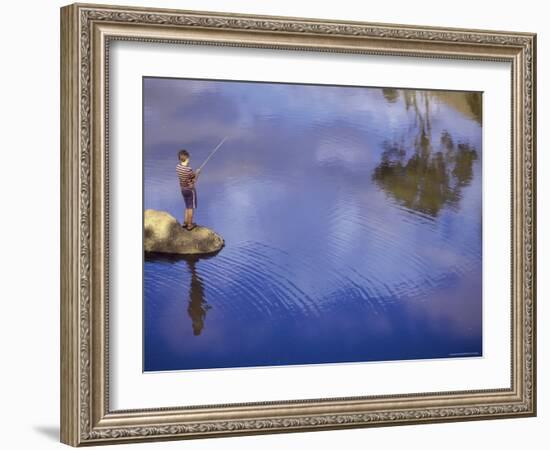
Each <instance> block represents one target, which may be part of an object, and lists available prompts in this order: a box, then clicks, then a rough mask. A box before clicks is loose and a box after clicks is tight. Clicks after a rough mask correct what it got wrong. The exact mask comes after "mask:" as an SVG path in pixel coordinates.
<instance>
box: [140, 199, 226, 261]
mask: <svg viewBox="0 0 550 450" xmlns="http://www.w3.org/2000/svg"><path fill="white" fill-rule="evenodd" d="M143 225H144V239H143V247H144V250H145V252H148V253H172V254H179V255H201V254H208V253H215V252H217V251H219V250H221V248H222V247H223V245H224V240H223V239H222V237H221V236H220V235H219V234H217V233H216V232H214V231H212V230H211V229H210V228H206V227H201V226H196V227H195V228H193V229H192V230H191V231H189V230H185V229H183V228H182V226H181V224H180V223H178V221H177V220H176V219H175V218H174V217H173V216H172V215H170V214H168V213H167V212H164V211H156V210H154V209H147V210H145V214H144V224H143Z"/></svg>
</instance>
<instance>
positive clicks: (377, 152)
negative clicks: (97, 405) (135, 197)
mask: <svg viewBox="0 0 550 450" xmlns="http://www.w3.org/2000/svg"><path fill="white" fill-rule="evenodd" d="M225 135H230V138H229V140H228V141H227V142H226V143H225V144H224V147H223V148H222V149H221V150H220V151H219V152H218V153H217V154H216V155H215V156H214V158H213V159H212V160H211V161H210V163H209V164H208V165H207V166H206V167H205V169H204V172H203V174H202V176H201V180H200V183H199V185H198V210H197V211H196V221H197V222H198V223H200V224H202V225H205V226H208V227H211V228H213V229H215V230H216V231H217V232H219V233H220V234H221V235H222V236H223V237H224V239H225V240H226V246H225V248H224V249H223V250H222V251H221V252H220V253H219V254H218V255H216V256H214V257H211V258H193V259H189V258H187V259H181V258H179V259H177V258H176V259H174V258H168V257H165V258H158V257H157V258H146V260H145V264H144V369H145V370H146V371H158V370H178V369H198V368H215V367H216V368H221V367H245V366H264V365H287V364H314V363H336V362H357V361H380V360H404V359H419V358H422V359H424V358H440V357H453V356H480V355H481V352H482V347H481V337H482V333H481V306H482V304H481V268H482V265H481V248H482V247H481V231H482V229H481V207H482V204H481V156H482V155H481V139H482V132H481V94H474V93H459V92H454V93H453V92H442V91H415V90H401V89H380V88H360V87H334V86H312V85H291V84H271V83H249V82H223V81H200V80H178V79H160V78H145V79H144V207H145V208H153V209H160V210H165V211H168V212H169V213H171V214H172V215H174V216H175V217H176V218H178V219H179V220H181V219H182V215H183V202H182V197H181V194H180V192H179V189H178V183H177V178H176V175H175V164H176V163H177V158H176V154H177V151H178V150H179V149H180V148H186V149H188V150H189V151H190V153H191V165H192V166H193V167H197V166H198V165H199V164H200V163H201V162H202V161H203V160H204V159H205V158H206V156H207V155H208V153H209V152H210V151H211V149H212V148H214V147H215V146H216V144H217V143H218V142H219V141H220V140H221V139H222V138H223V136H225Z"/></svg>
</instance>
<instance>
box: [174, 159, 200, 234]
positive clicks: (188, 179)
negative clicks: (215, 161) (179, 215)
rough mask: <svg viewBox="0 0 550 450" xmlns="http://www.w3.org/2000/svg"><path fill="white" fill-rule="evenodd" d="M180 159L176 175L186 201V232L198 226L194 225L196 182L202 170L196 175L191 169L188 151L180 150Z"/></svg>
mask: <svg viewBox="0 0 550 450" xmlns="http://www.w3.org/2000/svg"><path fill="white" fill-rule="evenodd" d="M178 159H179V160H180V162H179V163H178V165H177V166H176V173H177V174H178V178H179V182H180V188H181V194H182V195H183V199H184V200H185V216H184V219H183V225H182V227H183V228H185V229H186V230H192V229H193V228H195V227H196V226H197V224H196V223H193V210H194V209H195V208H196V207H197V192H196V190H195V182H196V181H197V178H198V176H199V173H200V169H199V170H197V172H196V173H195V172H193V169H191V167H189V152H188V151H187V150H180V151H179V152H178Z"/></svg>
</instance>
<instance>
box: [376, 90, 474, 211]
mask: <svg viewBox="0 0 550 450" xmlns="http://www.w3.org/2000/svg"><path fill="white" fill-rule="evenodd" d="M402 94H403V99H404V104H405V107H406V108H407V110H410V109H412V111H413V113H414V126H413V127H412V133H411V134H410V135H406V133H404V135H403V136H400V137H399V140H394V141H386V142H385V143H384V144H383V145H384V151H383V153H382V157H381V162H380V164H379V165H378V166H377V167H376V168H375V170H374V173H373V175H372V178H373V180H374V181H375V182H376V183H377V184H378V186H380V187H381V188H382V189H383V190H384V191H385V192H387V193H388V194H390V195H391V196H392V197H393V198H395V200H397V201H398V202H399V203H401V204H402V205H404V206H405V207H406V208H409V209H412V210H415V211H420V212H422V213H425V214H429V215H431V216H436V215H437V214H438V213H439V211H440V210H441V209H442V208H443V207H444V206H445V205H448V206H451V207H458V203H459V201H460V199H461V191H462V188H463V187H465V186H467V185H468V184H470V182H471V181H472V178H473V164H474V161H475V160H476V159H477V152H476V150H475V149H474V148H472V147H471V146H470V145H469V144H467V143H462V142H460V143H455V142H454V141H453V138H452V136H451V134H450V133H449V131H446V130H445V131H443V132H442V133H441V134H440V136H439V139H438V140H437V141H436V142H433V138H432V135H433V133H432V127H431V122H432V120H431V109H432V108H431V97H430V93H428V92H418V91H402ZM453 94H454V95H456V93H453ZM465 95H468V96H469V95H470V94H469V93H467V94H465ZM384 96H385V97H386V98H387V95H386V94H384ZM479 97H480V96H479ZM388 101H391V102H394V101H395V100H394V99H393V97H392V99H391V100H389V99H388ZM480 105H481V104H480V103H479V105H478V106H479V108H480ZM474 106H475V105H474Z"/></svg>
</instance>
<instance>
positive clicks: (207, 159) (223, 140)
mask: <svg viewBox="0 0 550 450" xmlns="http://www.w3.org/2000/svg"><path fill="white" fill-rule="evenodd" d="M228 137H229V136H225V137H224V138H223V139H222V141H221V142H220V143H219V144H218V145H217V146H216V148H215V149H214V150H212V152H211V153H210V154H209V155H208V157H207V158H206V159H205V160H204V162H203V163H202V164H201V165H200V167H199V168H198V169H197V172H200V171H201V170H202V168H203V167H204V166H206V163H207V162H208V161H210V158H212V156H214V154H215V153H216V152H217V151H218V150H219V149H220V147H221V146H222V145H223V143H224V142H225V141H226V139H227V138H228Z"/></svg>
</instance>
